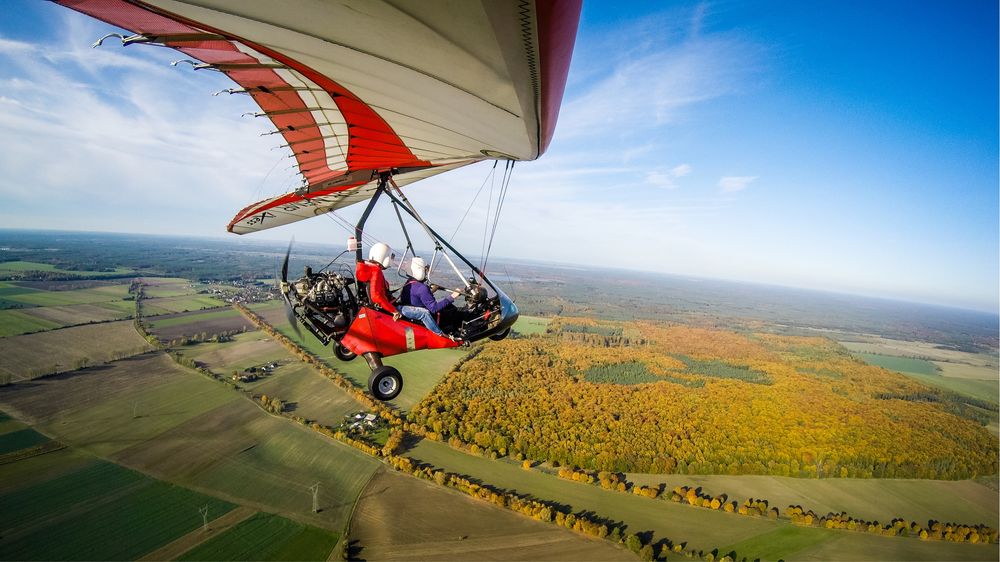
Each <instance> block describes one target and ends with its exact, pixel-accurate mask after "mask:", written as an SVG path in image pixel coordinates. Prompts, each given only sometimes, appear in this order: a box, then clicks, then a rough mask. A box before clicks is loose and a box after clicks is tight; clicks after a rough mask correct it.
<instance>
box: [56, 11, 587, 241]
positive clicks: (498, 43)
mask: <svg viewBox="0 0 1000 562" xmlns="http://www.w3.org/2000/svg"><path fill="white" fill-rule="evenodd" d="M57 1H58V2H59V3H60V4H62V5H64V6H67V7H69V8H72V9H74V10H77V11H80V12H83V13H85V14H88V15H91V16H93V17H96V18H98V19H101V20H103V21H106V22H108V23H111V24H114V25H116V26H119V27H122V28H124V29H127V30H129V31H131V32H132V33H135V34H136V35H134V36H132V37H130V38H128V39H127V40H126V41H125V42H126V44H130V43H154V44H161V45H165V46H168V47H172V48H174V49H177V50H178V51H181V52H183V53H184V54H185V55H187V56H189V57H191V58H193V59H197V60H198V61H201V63H202V64H201V65H199V68H210V69H213V70H217V71H220V72H223V73H225V74H226V75H227V76H229V78H231V79H232V80H233V81H234V82H236V83H237V84H238V85H239V86H240V88H239V91H243V92H246V93H247V94H249V95H250V96H252V97H253V99H254V101H255V102H256V103H257V105H259V106H260V108H261V112H262V115H261V116H266V117H267V118H269V119H270V120H271V122H272V123H273V124H274V126H275V128H276V132H277V133H279V134H280V135H281V136H282V137H283V138H284V141H285V146H287V147H288V148H289V149H290V150H291V151H292V152H293V155H294V157H295V160H296V163H297V165H298V168H299V172H300V173H301V175H302V177H303V178H304V186H303V188H301V189H299V190H297V191H296V192H292V193H288V194H285V195H282V196H279V197H274V198H271V199H268V200H265V201H260V202H258V203H255V204H253V205H250V206H248V207H246V208H245V209H243V210H242V211H240V212H239V213H238V214H237V216H236V217H235V218H234V219H233V220H232V221H231V222H230V224H229V225H228V230H229V231H230V232H234V233H237V234H244V233H247V232H254V231H257V230H263V229H266V228H272V227H275V226H280V225H283V224H288V223H290V222H294V221H297V220H301V219H304V218H309V217H312V216H316V215H318V214H323V213H325V212H329V211H332V210H335V209H338V208H341V207H344V206H347V205H350V204H353V203H357V202H359V201H363V200H365V199H367V198H369V197H370V196H371V194H372V193H373V192H374V187H375V181H374V179H375V178H376V177H377V174H378V172H380V171H386V170H390V169H396V170H398V175H397V176H396V181H397V183H398V184H399V185H406V184H409V183H413V182H415V181H419V180H421V179H425V178H427V177H430V176H433V175H436V174H439V173H442V172H445V171H448V170H452V169H455V168H457V167H460V166H464V165H467V164H471V163H474V162H478V161H481V160H488V159H498V158H499V159H515V160H533V159H535V158H538V157H539V156H540V155H541V154H542V153H543V152H544V151H545V149H546V148H547V146H548V144H549V141H550V140H551V137H552V134H553V132H554V128H555V123H556V119H557V117H558V110H559V105H560V102H561V100H562V94H563V90H564V87H565V81H566V73H567V72H568V69H569V62H570V58H571V56H572V49H573V42H574V40H575V35H576V28H577V23H578V20H579V13H580V0H547V1H538V2H536V1H534V0H510V1H503V2H496V1H491V0H481V1H474V0H467V1H463V2H447V1H444V0H428V1H421V2H410V1H405V0H348V1H341V2H329V1H326V0H298V1H297V2H295V3H294V4H293V3H290V2H270V1H266V0H246V1H243V2H230V1H227V0H144V1H139V0H57Z"/></svg>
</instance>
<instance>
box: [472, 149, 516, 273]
mask: <svg viewBox="0 0 1000 562" xmlns="http://www.w3.org/2000/svg"><path fill="white" fill-rule="evenodd" d="M513 176H514V161H513V160H508V161H507V166H506V167H505V169H504V177H503V180H502V181H501V183H500V195H499V196H498V198H497V209H496V214H495V216H494V217H493V231H492V232H491V233H490V243H489V246H487V247H486V255H485V256H483V265H482V267H480V268H479V269H480V270H482V271H483V272H484V273H485V272H486V263H487V262H488V261H489V259H490V251H492V250H493V238H494V237H495V236H496V234H497V225H499V224H500V211H502V210H503V204H504V202H505V201H506V200H507V190H508V189H509V188H510V179H511V178H512V177H513Z"/></svg>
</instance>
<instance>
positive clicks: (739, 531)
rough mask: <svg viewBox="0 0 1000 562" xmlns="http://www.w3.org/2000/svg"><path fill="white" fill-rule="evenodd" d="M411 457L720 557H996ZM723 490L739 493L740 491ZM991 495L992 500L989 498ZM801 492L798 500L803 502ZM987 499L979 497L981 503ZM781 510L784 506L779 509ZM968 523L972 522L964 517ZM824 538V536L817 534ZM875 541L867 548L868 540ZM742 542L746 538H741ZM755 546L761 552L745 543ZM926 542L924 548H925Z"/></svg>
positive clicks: (418, 450)
mask: <svg viewBox="0 0 1000 562" xmlns="http://www.w3.org/2000/svg"><path fill="white" fill-rule="evenodd" d="M410 456H412V457H414V458H416V459H420V460H423V461H426V462H429V463H431V464H433V465H434V466H436V467H439V468H444V469H445V470H448V471H450V472H456V473H459V474H463V475H466V476H468V477H471V478H474V479H477V480H480V481H482V482H487V483H490V484H493V485H496V486H499V487H501V488H505V489H507V490H514V491H517V492H518V493H520V494H528V495H531V496H533V497H535V498H538V499H542V500H549V501H553V502H555V503H557V504H560V505H565V506H568V507H569V508H570V509H572V510H574V511H580V510H592V511H593V512H595V513H597V514H598V515H600V516H602V517H607V518H610V519H612V520H614V521H620V522H622V523H624V524H626V525H627V526H628V531H629V532H633V533H634V532H645V531H651V532H652V533H653V537H654V540H656V541H658V540H662V539H664V538H669V539H670V540H673V541H684V542H686V543H687V548H689V549H690V548H695V549H701V550H705V551H710V550H712V549H715V548H719V549H720V551H721V554H725V553H726V552H727V551H728V550H732V549H734V548H735V546H739V545H741V544H742V545H743V546H742V547H741V548H742V549H743V550H740V549H737V554H738V555H739V556H740V557H741V558H742V557H744V556H746V557H747V558H748V559H751V560H752V559H754V558H758V557H759V558H761V560H765V561H767V560H772V561H773V560H777V559H782V558H784V559H788V558H789V557H790V558H792V559H795V560H799V559H827V560H829V559H849V560H994V559H996V557H997V555H998V553H1000V551H998V549H997V545H995V544H993V545H971V544H955V543H944V542H940V543H933V544H932V543H925V542H923V541H919V540H917V539H913V538H899V537H874V536H869V535H866V534H863V533H856V532H849V531H838V530H828V529H816V528H811V527H797V526H793V525H792V524H791V523H789V522H787V521H784V520H781V521H771V520H768V519H763V518H756V517H746V516H741V515H737V514H730V513H723V512H719V511H715V510H710V509H704V508H696V507H690V506H686V505H682V504H678V503H674V502H670V501H665V500H663V499H657V500H653V499H649V498H643V497H640V496H636V495H634V494H623V493H619V492H611V491H605V490H602V489H600V488H599V487H597V486H593V485H586V484H581V483H577V482H571V481H568V480H563V479H559V478H556V477H554V476H552V475H548V474H544V473H542V472H540V471H538V470H524V469H522V468H521V467H520V466H519V465H515V464H514V463H508V462H504V461H491V460H489V459H486V458H481V457H475V456H472V455H468V454H465V453H462V452H460V451H456V450H454V449H452V448H450V447H448V446H447V445H444V444H442V443H437V442H433V441H429V440H426V439H425V440H423V441H421V442H420V443H418V444H417V445H416V446H415V447H414V448H413V449H412V450H411V452H410ZM725 491H726V492H728V493H730V494H733V496H734V497H742V494H741V492H740V490H736V489H730V490H725ZM991 497H995V494H994V496H991ZM809 499H810V498H809V496H808V495H804V496H803V497H801V498H799V501H798V502H796V503H801V504H802V505H803V506H805V505H806V504H808V503H809ZM928 500H929V501H939V502H947V501H951V498H949V497H937V498H928ZM983 501H985V500H983ZM782 507H784V506H782ZM970 523H972V522H971V521H970ZM779 531H780V533H779V534H777V535H774V536H773V537H772V539H774V540H768V539H765V540H762V541H759V542H758V543H754V542H749V541H752V540H753V539H755V538H756V537H760V536H762V535H767V534H768V533H777V532H779ZM824 536H828V537H829V538H828V539H825V538H823V537H824ZM869 537H870V538H871V539H876V540H877V545H876V546H875V547H873V546H872V545H871V544H869V542H868V539H869ZM745 541H746V542H745ZM831 543H836V544H837V545H838V549H839V551H838V552H843V553H850V554H849V555H848V556H843V555H839V554H838V552H832V553H831V552H826V551H823V552H825V554H823V555H822V556H819V557H818V558H816V556H817V555H816V554H815V553H817V552H820V551H821V550H822V549H824V548H826V545H828V544H831ZM755 545H761V546H760V547H762V548H765V547H766V548H765V551H764V552H753V551H750V550H749V548H751V547H754V548H756V547H757V546H755ZM925 547H926V548H925Z"/></svg>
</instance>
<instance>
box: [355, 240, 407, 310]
mask: <svg viewBox="0 0 1000 562" xmlns="http://www.w3.org/2000/svg"><path fill="white" fill-rule="evenodd" d="M393 257H394V256H393V255H392V254H391V253H390V251H389V246H387V245H385V244H383V243H381V242H379V243H377V244H374V245H373V246H372V248H371V250H369V251H368V259H367V260H365V261H359V262H358V263H357V265H356V266H355V269H354V276H355V277H356V278H357V280H358V282H359V283H367V284H368V300H369V301H371V302H372V303H373V304H377V305H378V306H379V307H380V308H381V309H382V310H384V311H386V312H388V313H390V314H392V319H393V320H399V317H400V314H399V311H398V310H396V307H395V306H393V305H392V299H391V298H390V297H389V284H388V283H386V282H385V275H384V274H383V273H382V270H383V269H386V268H388V267H389V266H390V265H392V258H393Z"/></svg>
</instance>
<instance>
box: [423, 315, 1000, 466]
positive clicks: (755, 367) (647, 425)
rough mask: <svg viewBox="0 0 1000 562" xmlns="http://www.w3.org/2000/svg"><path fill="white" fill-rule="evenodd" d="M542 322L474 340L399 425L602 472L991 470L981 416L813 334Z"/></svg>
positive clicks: (993, 452)
mask: <svg viewBox="0 0 1000 562" xmlns="http://www.w3.org/2000/svg"><path fill="white" fill-rule="evenodd" d="M587 322H590V323H591V324H588V323H587ZM566 325H570V326H573V327H574V328H573V329H572V331H570V332H566V333H564V332H562V331H560V326H566ZM581 326H582V327H581ZM550 329H551V330H552V333H550V334H547V335H545V336H541V337H539V336H535V337H531V338H524V339H511V340H505V341H503V342H499V343H496V344H491V345H489V346H484V347H483V348H482V351H481V352H479V354H478V355H476V356H475V357H474V358H471V359H469V360H467V361H465V362H464V363H463V364H462V365H461V366H460V367H459V368H458V369H457V370H456V372H453V373H451V374H450V375H449V376H448V377H446V378H445V379H444V380H443V381H442V382H441V384H439V385H438V387H437V388H435V390H434V391H433V392H432V393H431V394H430V395H428V396H427V397H426V398H425V399H424V400H423V401H422V402H421V403H420V404H418V405H417V406H416V407H414V408H413V410H412V411H411V413H410V415H409V421H410V422H412V423H413V424H414V425H418V426H421V427H423V428H425V429H426V430H427V431H428V432H429V433H428V435H430V436H432V437H434V438H437V439H440V440H442V441H448V440H455V441H457V442H459V443H464V444H470V445H475V446H476V448H477V451H479V452H480V453H481V454H483V455H486V456H492V455H497V456H504V455H510V456H512V457H515V458H519V459H532V460H539V461H548V462H550V463H552V464H554V465H557V466H577V467H580V468H582V469H587V470H592V471H605V472H609V473H613V472H654V473H682V474H768V475H776V476H794V477H804V478H845V477H852V478H901V477H905V478H914V477H915V478H942V479H955V478H968V477H971V476H973V475H977V474H993V473H996V471H997V443H996V440H995V439H993V438H992V436H990V434H989V433H988V432H986V431H985V429H983V428H982V427H981V426H980V425H978V424H977V423H975V422H973V421H970V420H968V419H964V418H962V417H959V416H957V415H955V414H954V413H952V412H951V411H949V410H948V408H946V407H944V406H943V404H942V403H939V402H929V401H910V400H901V399H894V398H888V399H886V398H885V397H886V396H894V395H908V394H912V393H916V392H921V391H924V390H926V388H925V387H923V386H921V385H919V384H917V383H915V382H913V381H911V380H909V379H907V378H905V377H903V376H901V375H898V374H896V373H892V372H889V371H886V370H884V369H880V368H877V367H871V366H868V365H866V364H864V363H863V362H860V361H858V360H856V359H854V358H853V357H852V356H851V355H850V354H849V353H847V352H846V350H844V349H843V348H841V347H840V346H839V345H837V344H836V343H835V342H831V341H829V340H826V339H822V338H801V337H799V338H796V337H788V336H774V335H768V334H744V333H734V332H726V331H720V330H708V329H702V328H692V327H686V326H672V325H660V324H653V323H648V322H644V323H623V324H614V323H607V322H604V323H596V322H594V321H588V320H580V319H572V320H567V319H557V320H555V321H553V324H552V325H550ZM585 336H586V337H585ZM588 338H590V339H588ZM615 338H617V339H615ZM591 340H593V341H591ZM636 341H639V342H642V343H640V344H635V343H634V342H636ZM619 344H620V345H619ZM591 379H594V380H597V379H599V380H602V381H604V382H591ZM644 380H654V381H655V382H641V381H644ZM629 382H637V384H627V383H629Z"/></svg>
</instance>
